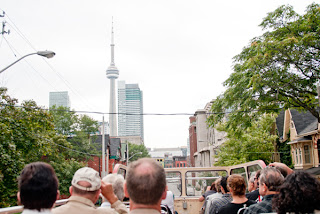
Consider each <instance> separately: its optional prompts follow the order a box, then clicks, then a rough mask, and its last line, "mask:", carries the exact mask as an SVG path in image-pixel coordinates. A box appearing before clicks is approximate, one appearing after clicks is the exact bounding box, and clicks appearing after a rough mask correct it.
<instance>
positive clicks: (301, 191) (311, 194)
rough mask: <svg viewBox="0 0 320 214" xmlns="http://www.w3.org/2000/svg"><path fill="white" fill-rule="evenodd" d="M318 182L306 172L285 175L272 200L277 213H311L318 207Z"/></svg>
mask: <svg viewBox="0 0 320 214" xmlns="http://www.w3.org/2000/svg"><path fill="white" fill-rule="evenodd" d="M319 201H320V182H319V181H318V180H317V179H316V178H314V177H313V176H312V175H310V174H309V173H307V172H304V171H300V172H295V173H293V174H290V175H288V176H287V178H286V180H285V181H284V183H283V184H282V185H281V186H280V188H279V194H276V195H275V196H274V198H273V200H272V206H273V209H275V210H276V211H277V213H280V214H282V213H287V212H290V213H291V212H292V213H313V212H314V210H319V209H320V203H319Z"/></svg>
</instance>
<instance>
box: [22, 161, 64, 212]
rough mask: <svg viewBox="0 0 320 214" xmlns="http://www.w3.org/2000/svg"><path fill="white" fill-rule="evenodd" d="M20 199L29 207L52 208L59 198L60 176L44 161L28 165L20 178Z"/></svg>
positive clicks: (37, 208) (38, 208)
mask: <svg viewBox="0 0 320 214" xmlns="http://www.w3.org/2000/svg"><path fill="white" fill-rule="evenodd" d="M18 185H19V192H20V200H21V203H22V204H23V205H24V208H27V209H36V210H38V211H40V210H41V209H50V208H52V207H53V204H54V202H55V201H56V199H57V191H58V178H57V176H56V174H55V172H54V169H53V168H52V166H50V165H49V164H47V163H43V162H34V163H30V164H28V165H26V166H25V167H24V169H23V170H22V172H21V174H20V176H19V178H18Z"/></svg>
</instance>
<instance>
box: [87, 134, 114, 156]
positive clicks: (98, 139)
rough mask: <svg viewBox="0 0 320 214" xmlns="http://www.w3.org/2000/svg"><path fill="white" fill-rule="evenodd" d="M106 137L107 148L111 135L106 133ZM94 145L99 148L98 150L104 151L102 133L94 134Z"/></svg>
mask: <svg viewBox="0 0 320 214" xmlns="http://www.w3.org/2000/svg"><path fill="white" fill-rule="evenodd" d="M104 136H105V137H104V139H105V148H106V149H107V146H109V144H110V137H109V135H108V134H106V135H104ZM91 139H92V145H93V146H94V147H95V148H96V149H97V151H100V152H101V151H102V135H94V136H92V138H91Z"/></svg>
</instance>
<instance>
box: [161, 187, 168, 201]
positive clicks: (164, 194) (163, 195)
mask: <svg viewBox="0 0 320 214" xmlns="http://www.w3.org/2000/svg"><path fill="white" fill-rule="evenodd" d="M166 197H167V187H166V189H165V190H164V191H163V193H162V197H161V199H166Z"/></svg>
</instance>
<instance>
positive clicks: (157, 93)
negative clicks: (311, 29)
mask: <svg viewBox="0 0 320 214" xmlns="http://www.w3.org/2000/svg"><path fill="white" fill-rule="evenodd" d="M312 2H313V1H312V0H304V1H301V0H268V1H259V3H257V2H256V1H255V0H244V1H210V0H204V1H201V3H195V2H193V1H182V0H177V1H161V2H153V1H152V2H150V1H147V0H139V1H129V0H124V1H111V0H105V1H95V2H94V3H92V1H86V0H77V1H75V0H70V1H48V0H43V1H36V0H29V1H17V0H3V1H2V2H1V5H0V14H2V11H5V12H6V13H5V16H4V17H2V18H0V21H6V22H7V23H6V26H5V30H6V31H8V30H10V34H4V35H0V36H1V38H0V59H1V60H0V61H1V65H0V66H1V68H3V67H5V66H6V65H9V64H10V63H12V62H13V61H15V60H16V59H17V58H19V57H20V56H23V55H25V54H29V53H32V52H35V51H42V50H52V51H54V52H55V53H56V55H55V57H54V58H52V59H50V60H46V59H44V58H42V57H40V56H37V55H33V56H30V57H28V58H26V59H25V60H22V61H20V62H19V63H17V64H15V65H14V66H12V67H11V68H9V69H8V70H6V71H5V72H3V73H1V75H0V86H4V87H7V88H8V94H9V95H10V96H11V97H14V98H17V99H18V100H19V102H20V103H21V102H22V101H24V100H34V101H36V102H37V104H38V105H39V106H43V107H46V106H47V105H48V94H49V92H52V91H69V96H70V99H71V100H72V109H75V110H76V111H79V112H89V113H87V114H88V115H89V116H91V117H93V118H94V119H96V120H98V121H102V116H103V115H104V116H105V118H108V116H109V114H108V113H110V112H109V110H108V109H109V105H110V104H109V94H107V93H108V91H109V87H110V85H109V80H107V79H106V73H105V72H106V69H107V66H108V63H110V58H111V53H110V41H111V35H110V29H111V27H112V26H111V23H112V16H113V17H114V34H115V43H116V44H117V46H116V47H117V48H116V57H117V59H116V64H117V65H118V66H119V68H120V70H121V75H120V76H119V80H125V81H127V82H128V83H139V87H140V88H141V89H143V92H144V94H143V95H144V113H145V114H147V115H145V116H144V138H145V145H146V146H147V147H151V148H154V147H178V146H183V145H187V139H188V127H189V116H190V115H192V114H194V113H195V112H196V111H197V110H198V109H203V108H204V106H205V105H206V103H208V102H209V101H211V100H212V99H214V98H216V97H217V96H218V95H219V94H221V93H222V92H223V90H224V87H223V82H224V81H225V80H226V79H227V78H228V76H229V75H230V73H231V72H232V65H233V60H232V58H233V57H234V56H236V55H237V54H239V53H240V52H241V50H242V48H243V47H244V46H246V45H248V44H250V40H251V39H252V38H254V37H257V36H260V35H262V33H263V32H264V31H263V30H262V29H261V28H260V27H259V24H260V23H261V22H262V19H263V18H264V17H266V16H267V13H268V12H272V11H274V10H275V9H276V8H278V7H279V6H280V5H287V4H290V5H292V6H293V9H294V10H295V11H296V12H298V13H299V14H304V11H305V9H306V6H307V5H309V4H311V3H312ZM57 13H58V14H59V15H58V16H57ZM90 112H91V113H90ZM93 112H100V113H93ZM102 113H104V114H102ZM176 113H179V114H182V113H186V114H185V115H175V114H176ZM149 114H161V115H149ZM163 114H165V115H163ZM168 114H173V115H168ZM105 121H107V119H105Z"/></svg>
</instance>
